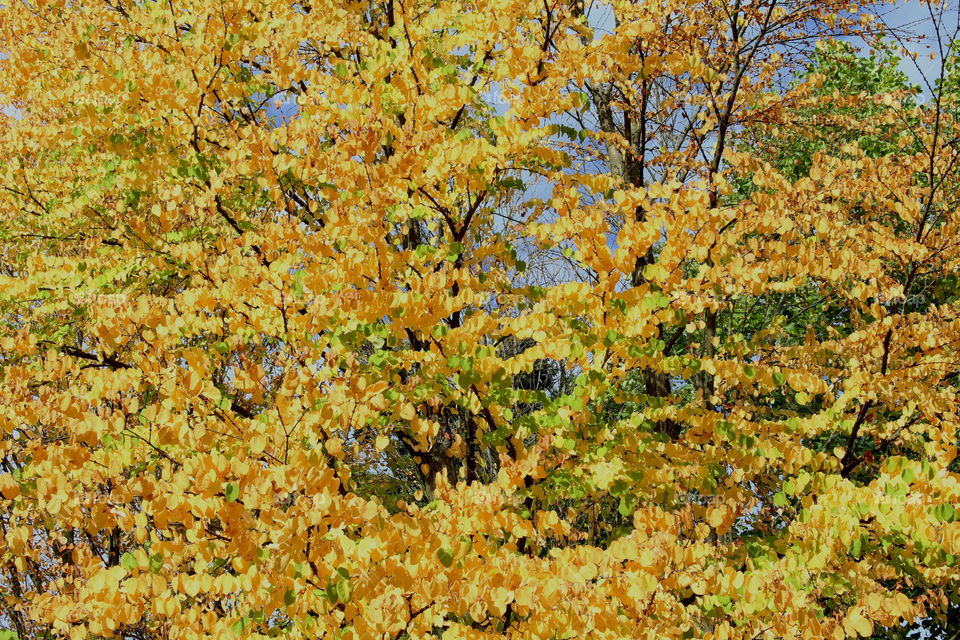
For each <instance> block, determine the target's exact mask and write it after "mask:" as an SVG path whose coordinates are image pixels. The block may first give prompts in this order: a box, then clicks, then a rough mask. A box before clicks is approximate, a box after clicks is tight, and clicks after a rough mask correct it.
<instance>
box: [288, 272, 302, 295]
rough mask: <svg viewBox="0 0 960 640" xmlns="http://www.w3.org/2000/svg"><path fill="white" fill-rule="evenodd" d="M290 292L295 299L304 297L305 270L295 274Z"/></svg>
mask: <svg viewBox="0 0 960 640" xmlns="http://www.w3.org/2000/svg"><path fill="white" fill-rule="evenodd" d="M290 292H291V293H292V294H293V297H294V298H302V297H303V269H297V270H296V271H295V272H294V273H293V281H292V282H291V283H290Z"/></svg>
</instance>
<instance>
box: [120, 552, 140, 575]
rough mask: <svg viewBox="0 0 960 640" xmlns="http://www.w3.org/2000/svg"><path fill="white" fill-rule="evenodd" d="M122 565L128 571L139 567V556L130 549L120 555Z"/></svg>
mask: <svg viewBox="0 0 960 640" xmlns="http://www.w3.org/2000/svg"><path fill="white" fill-rule="evenodd" d="M120 566H121V567H123V568H124V569H126V570H127V571H133V570H134V569H136V568H137V558H136V556H134V555H133V554H132V553H130V552H129V551H128V552H126V553H125V554H123V555H122V556H120Z"/></svg>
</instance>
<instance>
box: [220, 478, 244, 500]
mask: <svg viewBox="0 0 960 640" xmlns="http://www.w3.org/2000/svg"><path fill="white" fill-rule="evenodd" d="M223 495H225V496H226V498H227V502H236V500H237V498H239V497H240V487H239V486H238V485H237V484H236V483H235V482H228V483H227V486H226V487H225V488H224V490H223Z"/></svg>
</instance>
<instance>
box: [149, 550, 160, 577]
mask: <svg viewBox="0 0 960 640" xmlns="http://www.w3.org/2000/svg"><path fill="white" fill-rule="evenodd" d="M161 569H163V556H162V555H160V554H159V553H154V554H152V555H151V556H150V573H160V570H161Z"/></svg>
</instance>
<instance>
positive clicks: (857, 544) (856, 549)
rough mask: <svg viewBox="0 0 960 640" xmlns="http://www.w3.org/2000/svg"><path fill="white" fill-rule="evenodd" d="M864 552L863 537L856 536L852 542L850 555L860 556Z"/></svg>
mask: <svg viewBox="0 0 960 640" xmlns="http://www.w3.org/2000/svg"><path fill="white" fill-rule="evenodd" d="M862 554H863V538H856V539H854V541H853V542H852V543H851V544H850V555H852V556H853V557H854V558H859V557H860V556H861V555H862Z"/></svg>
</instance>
